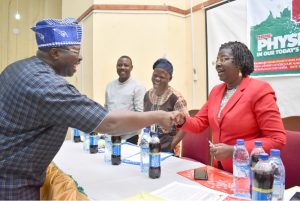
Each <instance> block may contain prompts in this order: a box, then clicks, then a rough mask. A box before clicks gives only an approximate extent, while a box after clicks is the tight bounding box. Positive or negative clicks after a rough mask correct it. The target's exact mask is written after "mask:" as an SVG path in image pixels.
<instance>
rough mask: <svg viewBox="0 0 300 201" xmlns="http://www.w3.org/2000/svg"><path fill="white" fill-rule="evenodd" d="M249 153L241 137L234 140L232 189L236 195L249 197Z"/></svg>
mask: <svg viewBox="0 0 300 201" xmlns="http://www.w3.org/2000/svg"><path fill="white" fill-rule="evenodd" d="M249 173H250V167H249V154H248V151H247V149H246V147H245V141H244V140H243V139H238V140H236V145H235V146H234V151H233V191H234V195H235V196H238V197H244V198H250V179H249Z"/></svg>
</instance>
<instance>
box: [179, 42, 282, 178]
mask: <svg viewBox="0 0 300 201" xmlns="http://www.w3.org/2000/svg"><path fill="white" fill-rule="evenodd" d="M253 69H254V62H253V55H252V53H251V52H250V50H249V49H248V48H247V46H246V45H245V44H243V43H240V42H228V43H225V44H223V45H221V47H220V49H219V53H218V57H217V61H216V70H217V72H218V76H219V78H220V80H221V81H223V82H224V83H222V84H220V85H217V86H215V87H214V88H213V89H212V91H211V92H210V94H209V97H208V100H207V102H206V103H205V104H204V106H203V107H202V108H201V109H200V110H199V112H198V113H197V114H196V116H194V117H186V118H184V117H182V118H181V119H180V120H179V119H178V122H177V123H178V124H179V127H180V128H181V129H183V130H184V131H187V132H188V133H200V132H201V131H203V130H204V129H205V128H207V127H208V126H209V127H210V128H211V131H212V139H213V143H214V146H211V147H210V152H211V154H212V156H213V157H214V165H215V167H219V168H223V169H224V170H226V171H229V172H232V154H233V149H234V145H235V144H236V139H244V140H245V145H246V148H247V150H248V152H249V153H250V152H251V150H252V148H253V147H254V141H256V140H260V141H262V142H263V148H264V150H265V151H266V152H269V150H270V149H271V148H277V149H281V148H282V147H283V146H284V144H285V143H286V135H285V130H284V127H283V123H282V120H281V117H280V113H279V109H278V107H277V104H276V97H275V93H274V91H273V89H272V87H271V86H270V85H269V84H268V83H266V82H264V81H261V80H257V79H253V78H250V77H249V75H250V74H251V73H252V72H253Z"/></svg>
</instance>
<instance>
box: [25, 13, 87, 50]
mask: <svg viewBox="0 0 300 201" xmlns="http://www.w3.org/2000/svg"><path fill="white" fill-rule="evenodd" d="M31 29H32V30H33V31H34V32H35V38H36V42H37V45H38V47H39V48H40V47H61V46H69V45H80V42H81V36H82V27H81V25H80V24H78V22H77V21H76V20H75V19H74V18H65V19H43V20H41V21H39V22H37V23H36V25H35V26H34V27H32V28H31Z"/></svg>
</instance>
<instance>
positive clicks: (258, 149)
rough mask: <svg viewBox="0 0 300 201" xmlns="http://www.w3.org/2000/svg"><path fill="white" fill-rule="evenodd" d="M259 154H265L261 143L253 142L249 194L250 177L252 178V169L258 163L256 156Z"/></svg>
mask: <svg viewBox="0 0 300 201" xmlns="http://www.w3.org/2000/svg"><path fill="white" fill-rule="evenodd" d="M260 153H265V150H264V149H263V147H262V142H261V141H255V142H254V147H253V149H252V151H251V154H250V194H252V177H253V169H254V166H255V165H256V163H257V162H258V155H259V154H260Z"/></svg>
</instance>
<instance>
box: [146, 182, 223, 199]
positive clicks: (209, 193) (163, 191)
mask: <svg viewBox="0 0 300 201" xmlns="http://www.w3.org/2000/svg"><path fill="white" fill-rule="evenodd" d="M151 194H153V195H156V196H158V197H160V198H162V199H165V200H194V201H196V200H199V201H200V200H201V201H202V200H210V201H221V200H224V199H225V198H226V197H227V196H228V194H226V193H223V192H219V191H215V190H211V189H209V188H206V187H204V186H199V185H198V186H194V185H189V184H184V183H179V182H176V181H175V182H172V183H170V184H168V185H166V186H164V187H162V188H160V189H158V190H156V191H153V192H151Z"/></svg>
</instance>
